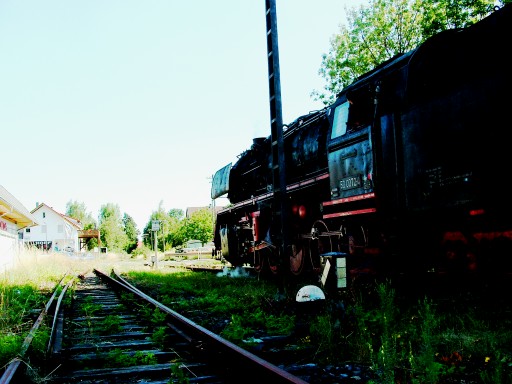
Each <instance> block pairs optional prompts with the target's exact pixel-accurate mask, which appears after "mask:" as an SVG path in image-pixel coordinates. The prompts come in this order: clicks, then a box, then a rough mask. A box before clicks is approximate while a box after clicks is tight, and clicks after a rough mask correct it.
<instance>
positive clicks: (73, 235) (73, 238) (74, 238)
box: [23, 203, 82, 252]
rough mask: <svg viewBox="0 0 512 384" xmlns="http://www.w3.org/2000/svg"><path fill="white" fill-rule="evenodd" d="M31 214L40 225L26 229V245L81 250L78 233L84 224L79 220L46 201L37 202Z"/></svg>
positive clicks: (47, 249) (50, 248)
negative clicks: (58, 210)
mask: <svg viewBox="0 0 512 384" xmlns="http://www.w3.org/2000/svg"><path fill="white" fill-rule="evenodd" d="M31 214H32V215H33V216H34V217H35V218H36V220H37V222H38V223H39V226H37V227H35V228H26V229H25V231H24V233H23V238H24V241H25V244H26V245H32V246H35V247H37V248H39V249H42V250H46V251H57V252H59V251H70V252H76V251H78V250H79V246H80V244H79V242H78V233H79V231H81V230H82V225H81V223H80V222H79V221H78V220H76V219H73V218H72V217H69V216H66V215H64V214H62V213H59V212H57V211H55V210H54V209H53V208H52V207H50V206H48V205H46V204H44V203H41V204H37V206H36V208H34V209H33V210H32V211H31Z"/></svg>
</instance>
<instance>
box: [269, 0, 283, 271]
mask: <svg viewBox="0 0 512 384" xmlns="http://www.w3.org/2000/svg"><path fill="white" fill-rule="evenodd" d="M265 15H266V25H267V60H268V86H269V99H270V130H271V141H272V143H271V150H272V176H273V189H274V207H273V209H272V210H273V217H272V220H273V222H274V223H275V224H276V228H279V230H280V233H279V234H278V235H280V237H281V238H280V241H279V243H280V244H281V248H280V255H281V262H282V263H283V264H284V265H286V257H287V249H288V228H287V222H288V221H287V215H288V213H287V212H288V210H287V206H286V172H285V171H286V169H285V157H284V140H283V108H282V105H281V75H280V69H279V49H278V44H277V15H276V0H265Z"/></svg>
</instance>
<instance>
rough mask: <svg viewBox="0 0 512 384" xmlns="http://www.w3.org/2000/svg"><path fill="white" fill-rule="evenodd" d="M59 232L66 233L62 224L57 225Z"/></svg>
mask: <svg viewBox="0 0 512 384" xmlns="http://www.w3.org/2000/svg"><path fill="white" fill-rule="evenodd" d="M57 232H59V233H62V232H64V226H63V225H62V224H59V225H57Z"/></svg>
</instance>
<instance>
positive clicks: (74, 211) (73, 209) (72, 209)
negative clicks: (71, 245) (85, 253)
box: [66, 200, 98, 249]
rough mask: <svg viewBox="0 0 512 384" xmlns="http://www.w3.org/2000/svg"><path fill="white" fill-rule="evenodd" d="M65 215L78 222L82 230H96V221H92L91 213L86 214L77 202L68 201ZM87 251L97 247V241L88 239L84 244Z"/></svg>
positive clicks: (82, 205)
mask: <svg viewBox="0 0 512 384" xmlns="http://www.w3.org/2000/svg"><path fill="white" fill-rule="evenodd" d="M66 215H67V216H69V217H72V218H73V219H76V220H78V221H79V222H80V223H81V224H82V228H83V229H96V228H97V224H96V220H94V219H93V217H92V215H91V213H89V212H87V208H86V207H85V204H84V203H79V202H78V201H76V200H75V201H71V200H70V201H68V202H67V203H66ZM86 246H87V249H93V248H94V247H97V246H98V239H95V238H93V239H88V240H87V243H86Z"/></svg>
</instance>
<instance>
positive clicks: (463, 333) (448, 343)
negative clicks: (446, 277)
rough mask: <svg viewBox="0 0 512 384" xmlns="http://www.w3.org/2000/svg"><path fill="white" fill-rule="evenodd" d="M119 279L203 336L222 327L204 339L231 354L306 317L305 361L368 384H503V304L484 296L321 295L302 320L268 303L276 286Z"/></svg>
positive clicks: (380, 288) (507, 335)
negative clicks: (346, 368)
mask: <svg viewBox="0 0 512 384" xmlns="http://www.w3.org/2000/svg"><path fill="white" fill-rule="evenodd" d="M127 278H128V279H129V280H131V281H132V282H134V283H135V284H136V285H137V286H139V287H141V289H142V290H143V291H146V292H147V293H150V294H151V295H154V296H158V298H159V300H160V301H161V302H163V303H165V304H166V305H167V306H169V307H170V308H172V309H174V310H176V311H178V312H180V313H183V314H184V315H186V316H188V317H192V318H194V319H196V321H197V322H198V323H199V324H201V325H203V326H205V327H207V328H210V329H212V328H214V327H218V326H219V324H224V325H223V326H222V328H216V329H212V330H214V331H216V332H217V333H220V334H221V336H223V337H225V338H227V339H229V340H231V341H233V342H235V343H237V344H239V345H241V346H249V345H250V340H254V339H255V338H257V337H258V336H260V335H262V334H264V335H272V334H274V335H275V334H282V335H286V334H291V333H293V332H294V331H297V329H296V327H297V324H298V323H299V321H300V320H301V317H304V316H306V319H304V318H303V319H302V321H305V322H306V324H307V325H308V327H309V330H308V332H307V334H306V335H304V334H302V335H300V337H297V340H298V341H297V342H298V343H303V344H304V345H303V346H306V345H307V346H308V347H309V349H311V350H313V351H314V352H313V354H312V358H313V359H314V360H316V361H317V362H318V363H320V364H333V365H344V364H347V363H351V364H352V363H356V364H361V365H364V366H367V367H369V369H370V371H371V372H372V373H373V377H374V379H373V380H374V381H373V382H374V383H385V384H387V383H390V384H391V383H411V384H416V383H418V384H420V383H421V384H423V383H448V382H464V380H466V382H472V383H485V384H487V383H493V384H502V383H503V384H504V383H510V382H512V350H511V348H510V345H512V312H511V307H510V301H508V303H509V304H508V306H507V305H506V301H505V302H503V301H500V304H497V305H496V306H493V304H491V303H490V302H486V298H485V296H484V295H482V296H479V297H472V296H471V295H467V294H461V293H453V292H449V291H447V292H446V293H445V294H444V293H443V294H442V295H434V296H429V295H417V296H412V295H410V294H409V292H403V291H397V290H396V289H395V288H394V287H393V286H392V285H391V284H390V283H389V282H381V283H379V284H376V285H374V286H372V287H366V288H365V290H361V291H350V290H349V291H345V292H342V293H338V294H336V295H330V296H329V297H328V298H327V300H326V306H325V307H326V309H327V310H319V311H316V312H313V313H309V312H308V313H307V314H303V313H301V312H300V311H297V306H296V305H295V304H296V303H293V299H294V298H293V297H287V298H285V299H284V301H277V300H275V298H276V296H277V295H276V292H277V288H276V285H275V284H273V283H271V282H268V281H259V280H257V279H255V278H230V277H218V276H215V275H212V274H209V273H204V274H203V273H192V272H179V273H174V274H165V273H161V272H150V273H139V272H134V273H129V274H128V276H127ZM289 291H290V292H293V290H292V289H289ZM295 292H296V291H295ZM288 296H291V295H290V293H288ZM505 296H506V295H505ZM496 303H497V302H496ZM205 314H207V315H208V316H205ZM194 316H195V317H194ZM213 318H215V319H214V320H213ZM297 336H299V335H298V334H297ZM160 337H162V334H161V333H160ZM244 341H245V342H244ZM247 341H249V343H248V342H247Z"/></svg>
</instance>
